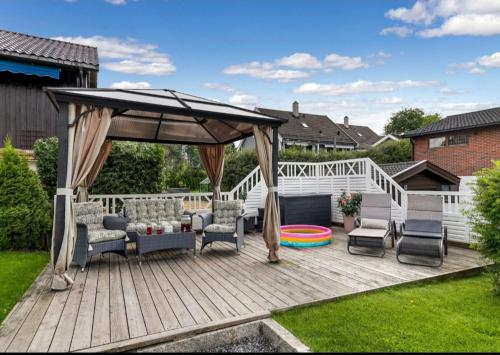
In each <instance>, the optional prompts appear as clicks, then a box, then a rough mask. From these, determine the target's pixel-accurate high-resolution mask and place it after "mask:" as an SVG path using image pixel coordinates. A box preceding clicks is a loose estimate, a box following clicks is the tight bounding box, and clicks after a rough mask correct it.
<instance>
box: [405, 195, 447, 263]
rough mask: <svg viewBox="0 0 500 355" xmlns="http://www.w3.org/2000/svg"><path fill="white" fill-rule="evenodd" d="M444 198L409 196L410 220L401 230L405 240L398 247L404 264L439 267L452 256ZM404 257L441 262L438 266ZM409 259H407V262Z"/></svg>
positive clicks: (408, 218)
mask: <svg viewBox="0 0 500 355" xmlns="http://www.w3.org/2000/svg"><path fill="white" fill-rule="evenodd" d="M442 220H443V198H442V197H441V196H426V195H408V213H407V219H406V221H405V222H404V223H402V224H401V226H400V234H401V238H400V239H399V242H398V244H397V247H396V257H397V259H398V261H399V262H400V263H403V264H409V265H421V266H435V267H439V266H441V265H442V264H443V261H444V256H445V255H447V254H448V229H447V228H446V226H443V223H442ZM401 255H411V256H417V257H424V258H426V259H427V258H438V259H439V263H438V264H435V265H433V264H429V263H418V262H413V261H409V260H402V259H401ZM405 259H407V258H405Z"/></svg>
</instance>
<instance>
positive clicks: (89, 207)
mask: <svg viewBox="0 0 500 355" xmlns="http://www.w3.org/2000/svg"><path fill="white" fill-rule="evenodd" d="M73 208H74V212H75V219H76V223H83V224H85V225H86V226H87V229H88V230H89V231H91V230H98V229H104V226H103V224H102V221H103V213H102V209H103V205H102V201H99V202H78V203H74V204H73Z"/></svg>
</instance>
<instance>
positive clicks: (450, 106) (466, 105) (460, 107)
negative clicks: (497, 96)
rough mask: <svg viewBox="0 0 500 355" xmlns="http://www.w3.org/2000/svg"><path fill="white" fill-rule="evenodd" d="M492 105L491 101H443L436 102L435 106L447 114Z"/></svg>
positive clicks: (485, 107)
mask: <svg viewBox="0 0 500 355" xmlns="http://www.w3.org/2000/svg"><path fill="white" fill-rule="evenodd" d="M494 106H495V105H493V104H492V103H491V102H443V103H440V104H438V105H437V108H439V109H440V110H442V111H444V112H445V114H447V115H449V114H454V113H463V112H469V111H477V110H485V109H488V108H492V107H494Z"/></svg>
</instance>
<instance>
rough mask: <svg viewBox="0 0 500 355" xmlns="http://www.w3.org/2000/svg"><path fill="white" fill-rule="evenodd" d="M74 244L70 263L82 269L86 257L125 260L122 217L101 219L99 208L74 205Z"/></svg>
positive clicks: (95, 204)
mask: <svg viewBox="0 0 500 355" xmlns="http://www.w3.org/2000/svg"><path fill="white" fill-rule="evenodd" d="M73 206H74V212H75V219H76V243H75V252H74V255H73V261H74V262H76V263H77V264H78V265H80V267H81V268H82V269H84V268H85V266H86V264H87V260H88V258H89V257H91V256H93V255H97V254H101V253H116V254H120V255H122V256H124V257H126V256H127V243H126V242H127V233H126V231H125V230H126V226H127V222H126V220H125V219H124V218H123V217H119V216H116V215H114V216H105V215H103V204H102V201H99V202H81V203H75V204H74V205H73Z"/></svg>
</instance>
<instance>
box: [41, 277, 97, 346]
mask: <svg viewBox="0 0 500 355" xmlns="http://www.w3.org/2000/svg"><path fill="white" fill-rule="evenodd" d="M88 270H89V269H88V268H86V269H85V270H84V271H77V273H76V276H75V280H74V283H73V286H71V290H70V293H69V296H68V300H67V301H66V305H65V306H64V309H63V311H62V314H61V318H60V319H59V323H58V324H57V328H56V332H55V333H54V338H53V339H52V343H51V344H50V348H49V351H50V352H68V351H69V349H70V346H71V339H73V330H74V329H75V324H76V318H77V317H78V310H79V308H80V301H81V299H82V295H83V290H84V288H85V281H86V279H87V272H88Z"/></svg>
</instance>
